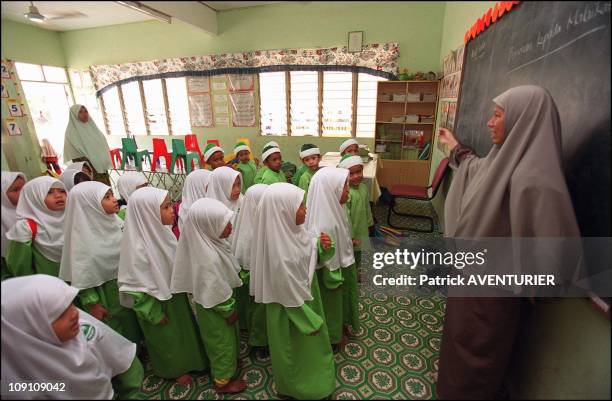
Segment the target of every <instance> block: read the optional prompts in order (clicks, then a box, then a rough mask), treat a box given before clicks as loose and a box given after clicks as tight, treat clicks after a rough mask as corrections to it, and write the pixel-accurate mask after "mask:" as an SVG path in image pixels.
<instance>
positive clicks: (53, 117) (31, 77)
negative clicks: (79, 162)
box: [15, 62, 73, 160]
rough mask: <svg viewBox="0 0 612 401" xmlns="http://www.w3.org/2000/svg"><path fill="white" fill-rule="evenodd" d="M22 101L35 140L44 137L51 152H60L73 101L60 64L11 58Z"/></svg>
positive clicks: (61, 151) (66, 77) (40, 139)
mask: <svg viewBox="0 0 612 401" xmlns="http://www.w3.org/2000/svg"><path fill="white" fill-rule="evenodd" d="M15 69H16V71H17V75H18V77H19V79H20V81H21V86H22V88H23V91H24V95H25V101H26V102H27V104H28V108H29V110H30V113H31V114H32V121H33V122H34V129H35V131H36V136H37V137H38V140H39V141H40V142H42V140H43V139H47V140H48V141H49V143H50V144H51V146H52V147H53V149H54V150H55V152H56V153H57V154H58V155H60V160H61V159H62V158H61V155H62V154H63V152H64V133H65V132H66V126H67V125H68V117H69V113H70V106H71V105H72V104H73V99H72V93H71V91H70V85H68V76H67V74H66V70H65V69H64V68H62V67H52V66H46V65H45V66H43V65H38V64H27V63H19V62H15Z"/></svg>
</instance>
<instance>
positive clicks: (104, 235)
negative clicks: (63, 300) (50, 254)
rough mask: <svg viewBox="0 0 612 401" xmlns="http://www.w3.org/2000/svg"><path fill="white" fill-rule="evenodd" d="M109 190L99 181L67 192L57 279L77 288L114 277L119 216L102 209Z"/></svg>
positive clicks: (90, 286) (119, 238)
mask: <svg viewBox="0 0 612 401" xmlns="http://www.w3.org/2000/svg"><path fill="white" fill-rule="evenodd" d="M109 189H110V187H109V186H108V185H105V184H102V183H101V182H96V181H89V182H83V183H81V184H79V185H77V186H76V187H75V188H74V189H73V190H72V191H70V194H69V195H68V205H69V207H68V208H67V210H66V218H65V220H64V250H63V252H62V262H61V265H60V270H59V278H61V279H62V280H64V281H67V282H69V283H70V284H71V285H72V286H73V287H76V288H78V289H80V290H82V289H87V288H92V287H97V286H99V285H102V284H104V283H106V282H107V281H109V280H114V279H116V278H117V269H118V268H119V250H120V247H121V219H119V217H117V215H116V214H107V213H106V212H105V211H104V209H103V208H102V199H103V198H104V196H105V195H106V192H107V191H108V190H109Z"/></svg>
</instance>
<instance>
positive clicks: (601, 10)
mask: <svg viewBox="0 0 612 401" xmlns="http://www.w3.org/2000/svg"><path fill="white" fill-rule="evenodd" d="M610 8H611V5H610V2H601V1H598V2H596V3H595V4H590V5H589V4H586V5H585V6H584V7H580V8H577V9H576V11H575V12H573V13H572V14H571V15H570V17H569V19H568V20H567V26H566V27H567V28H569V27H570V26H577V25H580V24H582V23H584V22H588V21H589V20H591V19H593V18H595V17H597V16H598V15H604V14H607V13H610Z"/></svg>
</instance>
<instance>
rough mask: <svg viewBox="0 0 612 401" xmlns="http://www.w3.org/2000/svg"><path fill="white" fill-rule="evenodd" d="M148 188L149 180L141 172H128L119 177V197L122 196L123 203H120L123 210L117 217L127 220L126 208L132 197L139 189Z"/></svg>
mask: <svg viewBox="0 0 612 401" xmlns="http://www.w3.org/2000/svg"><path fill="white" fill-rule="evenodd" d="M148 186H149V180H148V179H147V177H145V175H144V174H143V173H141V172H140V171H126V172H125V173H124V174H122V175H121V176H119V178H118V179H117V191H119V196H121V201H120V202H119V204H120V205H121V209H120V210H119V213H117V216H119V218H120V219H121V220H125V212H126V210H127V209H126V206H127V203H128V200H129V198H130V195H131V194H132V193H133V192H134V191H136V190H137V189H138V188H144V187H148Z"/></svg>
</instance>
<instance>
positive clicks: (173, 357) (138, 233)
mask: <svg viewBox="0 0 612 401" xmlns="http://www.w3.org/2000/svg"><path fill="white" fill-rule="evenodd" d="M173 220H174V211H173V209H172V206H171V205H170V197H169V196H168V191H166V190H162V189H158V188H153V187H146V188H140V189H137V190H136V191H134V193H133V194H132V195H131V196H130V203H129V204H128V207H127V213H126V218H125V231H124V233H123V239H122V242H121V253H120V257H119V275H118V280H117V281H118V284H119V292H120V296H121V300H122V304H123V305H124V306H127V307H131V308H132V309H133V310H134V311H135V312H136V316H137V317H138V322H139V323H140V327H141V329H142V332H143V334H144V337H145V343H146V345H147V351H148V353H149V356H150V358H151V364H152V367H153V373H155V374H156V375H157V376H159V377H162V378H165V379H175V378H176V379H177V382H179V383H180V384H186V383H188V382H190V381H191V380H192V377H191V376H189V374H188V373H189V372H191V371H201V370H203V369H204V368H206V360H205V354H204V350H203V346H202V343H201V340H200V336H199V334H198V329H197V327H196V322H195V320H194V316H193V313H192V312H191V308H190V306H189V301H188V299H187V296H186V294H176V295H174V296H172V293H171V292H170V280H171V278H172V265H173V264H174V257H175V253H176V245H177V241H176V237H175V236H174V234H173V233H172V231H171V229H170V227H169V226H170V225H171V224H172V222H173Z"/></svg>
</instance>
